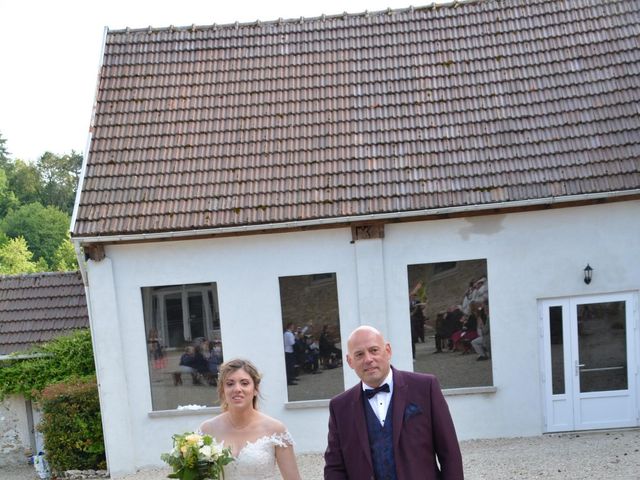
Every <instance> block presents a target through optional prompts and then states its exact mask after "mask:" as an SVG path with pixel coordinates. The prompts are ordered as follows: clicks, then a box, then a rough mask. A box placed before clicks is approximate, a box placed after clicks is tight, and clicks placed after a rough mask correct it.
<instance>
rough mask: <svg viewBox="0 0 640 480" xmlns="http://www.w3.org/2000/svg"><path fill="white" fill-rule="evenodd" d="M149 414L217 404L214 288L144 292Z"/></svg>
mask: <svg viewBox="0 0 640 480" xmlns="http://www.w3.org/2000/svg"><path fill="white" fill-rule="evenodd" d="M142 298H143V308H144V319H145V320H144V321H145V331H146V332H147V354H148V358H149V378H150V385H151V400H152V407H153V410H154V411H155V410H172V409H175V408H178V407H179V406H180V405H193V404H195V405H206V406H214V405H218V395H217V391H216V388H215V386H216V380H217V372H218V366H219V365H220V364H221V363H222V337H221V332H220V321H219V318H220V317H219V315H218V312H217V305H218V302H217V291H216V285H215V284H193V285H173V286H162V287H145V288H143V289H142Z"/></svg>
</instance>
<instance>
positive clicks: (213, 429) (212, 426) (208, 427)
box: [199, 413, 226, 436]
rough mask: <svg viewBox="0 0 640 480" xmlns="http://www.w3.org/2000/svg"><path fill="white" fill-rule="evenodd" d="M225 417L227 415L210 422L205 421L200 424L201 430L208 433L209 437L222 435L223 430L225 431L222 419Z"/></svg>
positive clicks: (219, 416) (218, 416) (212, 419)
mask: <svg viewBox="0 0 640 480" xmlns="http://www.w3.org/2000/svg"><path fill="white" fill-rule="evenodd" d="M224 415H226V413H223V414H220V415H216V416H215V417H213V418H210V419H209V420H205V421H204V422H202V423H201V424H200V428H199V430H200V431H201V432H202V433H206V434H207V435H213V436H215V434H216V433H220V432H221V431H222V430H224V423H223V419H222V417H223V416H224Z"/></svg>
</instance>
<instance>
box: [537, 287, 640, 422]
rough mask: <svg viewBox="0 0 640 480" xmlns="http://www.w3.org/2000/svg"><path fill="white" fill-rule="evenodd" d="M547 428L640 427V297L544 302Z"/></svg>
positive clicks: (542, 312)
mask: <svg viewBox="0 0 640 480" xmlns="http://www.w3.org/2000/svg"><path fill="white" fill-rule="evenodd" d="M539 308H540V319H541V322H542V345H541V347H542V348H541V350H542V364H543V365H542V366H541V367H542V371H543V376H542V383H543V389H544V390H543V391H544V403H545V430H546V431H547V432H559V431H571V430H591V429H602V428H620V427H633V426H638V425H640V419H639V416H640V413H639V410H638V409H639V401H638V398H637V384H638V363H639V361H640V360H639V352H638V347H639V341H638V306H637V295H635V294H632V293H618V294H607V295H597V296H589V297H570V298H562V299H552V300H541V301H540V302H539Z"/></svg>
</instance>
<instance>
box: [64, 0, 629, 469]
mask: <svg viewBox="0 0 640 480" xmlns="http://www.w3.org/2000/svg"><path fill="white" fill-rule="evenodd" d="M639 7H640V2H639V1H637V0H617V1H615V0H590V1H588V2H584V1H575V0H566V1H557V0H505V1H500V2H498V1H494V0H485V1H478V2H461V3H455V4H452V5H448V6H441V7H437V6H427V7H421V8H413V7H412V8H408V9H405V10H390V11H384V12H376V13H367V12H365V13H360V14H353V15H351V14H343V15H337V16H326V17H325V16H323V17H320V18H312V19H292V20H277V21H273V22H256V23H251V24H235V25H223V26H215V25H213V26H202V27H200V26H191V27H185V28H174V27H170V28H166V29H155V28H149V29H142V30H129V29H127V30H120V31H107V33H106V35H105V44H104V56H103V63H102V66H101V69H100V79H99V85H98V90H97V95H96V103H95V115H94V118H93V122H92V126H91V132H92V135H91V141H90V149H89V153H88V155H87V157H86V159H85V164H84V167H83V176H82V183H81V188H80V189H79V196H78V201H77V205H76V208H75V211H74V217H73V222H72V236H73V240H74V242H75V243H76V245H77V246H78V251H79V252H81V249H82V251H83V252H84V254H85V255H86V259H87V261H86V264H85V265H84V273H85V282H86V286H87V292H88V304H89V312H90V322H91V329H92V332H93V336H94V344H95V354H96V366H97V371H98V378H99V385H100V395H101V406H102V413H103V418H104V434H105V442H106V448H107V460H108V464H109V468H110V471H111V474H112V475H113V476H119V475H123V474H125V473H127V472H130V471H132V470H134V469H136V468H143V467H146V466H152V465H158V464H160V463H161V462H160V459H159V455H160V453H161V452H163V451H167V450H168V449H169V448H170V439H171V435H172V434H173V433H176V432H183V431H187V430H191V429H194V428H196V427H197V426H198V425H199V423H200V422H201V421H202V420H203V419H205V418H207V417H208V416H210V415H215V414H216V413H218V411H219V409H218V407H217V406H216V405H217V394H216V390H215V388H214V386H212V385H210V383H211V384H212V383H214V379H215V364H216V362H217V361H218V360H219V354H220V350H219V347H220V344H221V345H222V347H223V349H222V355H223V357H224V359H229V358H232V357H237V356H241V357H245V358H249V359H251V360H252V361H254V362H255V363H256V364H257V366H258V367H259V369H260V370H261V371H262V372H263V373H264V380H263V385H262V389H261V390H262V397H263V398H262V400H261V408H262V409H263V410H264V411H265V412H267V413H268V414H270V415H273V416H275V417H277V418H279V419H281V420H283V421H284V422H285V423H286V424H287V425H288V427H289V429H290V430H291V432H292V434H293V436H294V438H295V439H296V442H297V450H298V451H299V452H321V451H323V450H324V448H325V442H326V432H327V420H328V409H327V406H328V399H329V398H330V397H331V396H332V395H334V394H335V393H337V392H339V391H342V389H344V388H345V387H348V386H350V385H352V384H354V383H355V382H356V381H357V378H356V376H355V375H354V374H353V372H352V371H350V369H349V368H348V367H347V368H344V369H343V367H342V366H341V365H340V364H339V362H337V363H336V360H339V359H340V358H341V357H343V356H344V352H345V348H346V345H345V339H346V338H347V336H348V334H349V333H350V332H351V331H352V330H353V329H354V328H355V327H357V326H358V325H361V324H372V325H374V326H376V327H378V328H379V329H380V330H381V331H383V332H384V333H385V334H386V336H387V338H388V339H389V341H390V342H391V344H392V346H393V363H394V365H395V366H397V367H398V368H402V369H408V370H412V369H415V370H417V371H428V372H434V373H436V374H437V375H438V377H439V379H440V381H441V384H442V386H443V388H444V389H445V393H446V395H447V401H448V403H449V406H450V409H451V411H452V414H453V418H454V421H455V424H456V427H457V431H458V434H459V437H460V438H461V439H469V438H488V437H504V436H522V435H538V434H541V433H544V432H555V431H574V430H589V429H600V428H613V427H616V428H617V427H634V426H639V425H640V420H639V408H640V406H639V404H638V366H639V363H640V333H639V331H640V329H639V328H638V323H639V319H638V317H639V314H638V292H639V289H640V269H639V268H638V258H640V222H639V221H638V217H639V214H640V155H639V153H640V114H639V111H638V107H637V105H638V104H639V101H640V88H639V87H640V81H639V73H640V48H638V47H639V45H638V40H637V39H638V36H637V25H638V24H639V23H640V8H639ZM83 258H84V257H83ZM587 266H588V268H587ZM416 305H417V307H418V309H416ZM489 307H490V312H489ZM420 315H422V318H420ZM412 318H413V319H414V326H413V328H412V321H411V319H412ZM415 319H418V320H415ZM461 321H465V322H467V325H468V326H469V329H468V330H467V333H466V335H475V332H476V331H477V329H478V328H479V327H480V326H482V324H483V323H484V324H487V325H489V326H490V329H489V331H488V332H487V331H486V330H485V337H486V338H485V342H484V345H485V347H486V349H487V351H486V357H488V358H489V360H486V361H478V360H477V358H479V357H478V356H477V355H476V354H474V353H475V352H474V351H473V350H472V349H471V344H470V343H469V341H468V340H467V339H466V338H465V337H464V336H461V334H460V332H461V331H462V330H461V326H462V323H461ZM447 322H449V323H450V322H453V324H452V326H453V327H454V328H453V329H452V331H453V330H458V331H459V332H458V334H457V336H456V335H455V334H454V335H453V340H454V341H455V340H457V342H449V340H451V337H452V335H451V333H452V332H446V328H444V325H446V324H448V323H447ZM288 323H294V324H295V326H296V327H297V329H299V330H300V338H301V340H303V341H305V342H308V344H311V343H312V342H314V341H319V340H320V336H321V334H322V331H323V329H325V330H326V331H327V333H328V337H329V339H330V340H329V342H328V345H329V347H328V348H329V350H327V347H325V350H324V352H321V353H322V354H321V358H320V359H318V360H320V361H319V362H318V363H316V358H315V357H313V355H307V356H304V355H303V356H302V357H300V358H299V359H298V360H297V361H298V364H299V373H298V374H299V381H298V382H291V383H297V385H294V384H292V385H288V382H287V375H286V369H285V357H284V352H283V342H282V332H283V328H284V327H285V326H286V325H287V324H288ZM325 325H326V327H324V326H325ZM467 338H468V337H467ZM220 342H221V343H220ZM325 345H327V343H325ZM158 346H160V347H161V348H160V349H158ZM450 346H452V347H454V349H453V350H450V348H449V347H450ZM412 347H414V348H412ZM437 347H440V349H441V350H443V351H442V353H441V354H440V355H435V354H434V353H435V352H436V351H437ZM192 348H193V349H197V350H201V351H202V353H203V356H204V357H205V359H206V360H207V362H208V368H210V370H208V371H205V370H201V372H200V373H199V374H197V375H193V376H191V375H189V374H187V373H184V372H183V371H181V369H180V368H179V365H178V363H179V359H180V356H181V355H182V353H183V352H184V351H186V350H187V349H189V350H191V349H192ZM413 349H415V359H414V358H412V357H413V355H412V350H413ZM483 356H484V355H483ZM333 367H335V368H333ZM206 368H207V367H205V369H206ZM316 368H318V370H319V371H320V372H321V374H315V375H314V374H313V372H314V371H315V369H316ZM190 405H201V406H204V407H206V408H202V409H194V408H193V407H191V408H179V407H188V406H190Z"/></svg>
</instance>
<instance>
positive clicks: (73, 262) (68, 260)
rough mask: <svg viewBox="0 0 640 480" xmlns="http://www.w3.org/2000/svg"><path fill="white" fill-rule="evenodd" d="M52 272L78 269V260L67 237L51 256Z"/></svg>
mask: <svg viewBox="0 0 640 480" xmlns="http://www.w3.org/2000/svg"><path fill="white" fill-rule="evenodd" d="M51 268H52V270H55V271H56V272H69V271H72V270H77V269H78V258H77V257H76V251H75V249H74V248H73V244H72V243H71V239H70V238H69V236H68V235H67V238H66V239H65V240H64V241H63V242H62V243H61V244H60V246H59V247H58V249H57V250H56V253H54V255H53V264H52V265H51Z"/></svg>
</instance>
